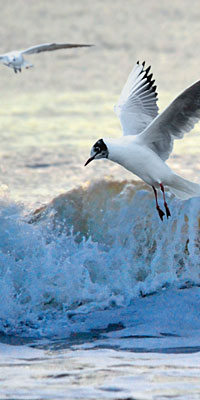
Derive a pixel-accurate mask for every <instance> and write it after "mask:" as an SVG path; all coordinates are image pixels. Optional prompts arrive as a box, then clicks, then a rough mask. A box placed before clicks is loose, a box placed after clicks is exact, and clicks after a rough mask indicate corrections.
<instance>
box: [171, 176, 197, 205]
mask: <svg viewBox="0 0 200 400" xmlns="http://www.w3.org/2000/svg"><path fill="white" fill-rule="evenodd" d="M168 188H169V190H170V192H171V193H173V194H174V195H175V196H176V197H178V198H179V199H181V200H187V199H190V198H191V197H198V196H200V185H198V183H193V182H190V181H188V180H187V179H184V178H181V177H180V176H178V175H176V174H174V175H173V177H172V181H171V182H170V185H168Z"/></svg>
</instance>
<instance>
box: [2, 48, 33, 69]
mask: <svg viewBox="0 0 200 400" xmlns="http://www.w3.org/2000/svg"><path fill="white" fill-rule="evenodd" d="M3 64H4V65H6V66H7V67H9V68H13V69H14V71H20V70H21V69H22V68H31V67H33V64H30V63H28V62H27V61H26V60H25V59H24V57H23V55H22V53H21V52H20V51H15V52H10V53H7V54H6V55H5V56H4V58H3Z"/></svg>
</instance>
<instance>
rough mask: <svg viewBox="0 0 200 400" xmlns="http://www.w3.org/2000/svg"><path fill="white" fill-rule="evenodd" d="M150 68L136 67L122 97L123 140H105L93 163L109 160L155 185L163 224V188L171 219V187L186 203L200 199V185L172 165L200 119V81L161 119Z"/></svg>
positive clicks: (94, 153) (94, 150)
mask: <svg viewBox="0 0 200 400" xmlns="http://www.w3.org/2000/svg"><path fill="white" fill-rule="evenodd" d="M149 71H150V67H148V68H147V69H145V63H144V62H143V63H142V65H140V63H139V62H137V64H136V65H135V67H134V68H133V70H132V72H131V73H130V75H129V77H128V80H127V82H126V84H125V86H124V88H123V90H122V92H121V95H120V98H119V101H118V103H117V105H116V106H115V112H116V114H117V115H118V116H119V118H120V122H121V125H122V130H123V135H124V136H123V137H121V138H120V139H99V140H98V141H97V142H96V143H95V144H94V145H93V147H92V149H91V154H90V158H89V159H88V160H87V162H86V163H85V165H87V164H89V163H90V162H91V161H92V160H96V159H100V158H108V159H109V160H112V161H114V162H116V163H118V164H120V165H122V166H123V167H124V168H126V169H127V170H129V171H131V172H133V173H134V174H135V175H137V176H138V177H140V178H141V179H142V180H143V181H144V182H146V183H147V184H148V185H151V186H152V188H153V191H154V194H155V199H156V208H157V211H158V214H159V217H160V218H161V220H163V216H164V215H165V213H164V211H163V210H162V209H161V208H160V207H159V204H158V198H157V191H156V189H157V188H158V189H161V191H162V194H163V200H164V207H165V212H166V216H167V218H168V217H169V216H170V215H171V214H170V211H169V208H168V205H167V202H166V198H165V189H164V187H165V186H166V187H167V188H169V190H170V192H171V193H173V194H174V195H175V196H177V197H178V198H180V199H182V200H187V199H189V198H191V197H195V196H200V185H198V184H197V183H193V182H190V181H188V180H186V179H184V178H181V177H180V176H178V175H176V174H175V173H174V172H173V171H172V170H171V169H170V168H169V167H168V166H167V165H166V164H165V162H164V161H165V160H167V158H168V157H169V155H170V153H171V151H172V148H173V142H174V139H181V138H182V137H183V136H184V134H185V133H186V132H189V131H190V130H191V129H192V128H193V127H194V125H195V123H196V122H197V121H198V120H199V119H200V81H197V82H195V83H194V84H193V85H191V86H190V87H189V88H187V89H185V90H184V91H183V92H182V93H181V94H180V95H179V96H178V97H177V98H176V99H175V100H174V101H173V102H172V103H171V104H170V105H169V106H168V107H167V108H166V109H165V110H164V111H163V112H162V113H161V114H159V115H158V106H157V100H158V99H157V93H156V86H155V85H154V82H155V81H154V80H152V74H150V73H149Z"/></svg>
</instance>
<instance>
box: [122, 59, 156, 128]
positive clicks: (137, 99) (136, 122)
mask: <svg viewBox="0 0 200 400" xmlns="http://www.w3.org/2000/svg"><path fill="white" fill-rule="evenodd" d="M144 67H145V62H143V63H142V64H141V65H140V64H139V61H138V62H137V64H136V65H135V66H134V68H133V70H132V71H131V73H130V75H129V77H128V80H127V82H126V84H125V86H124V88H123V90H122V92H121V95H120V97H119V100H118V103H117V104H116V106H115V107H114V110H115V112H116V114H117V116H118V117H119V118H120V122H121V126H122V130H123V134H124V135H137V134H139V133H140V132H142V131H143V130H144V129H145V128H146V127H147V126H148V125H149V124H150V122H151V121H152V120H153V119H154V118H155V117H156V116H157V115H158V106H157V104H156V103H157V100H158V99H157V93H156V86H155V85H154V82H155V80H152V77H153V75H152V74H149V71H150V68H151V67H148V68H147V69H144Z"/></svg>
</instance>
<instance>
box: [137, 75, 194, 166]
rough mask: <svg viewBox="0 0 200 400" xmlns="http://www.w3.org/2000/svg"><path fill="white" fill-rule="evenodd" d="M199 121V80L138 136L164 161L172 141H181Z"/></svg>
mask: <svg viewBox="0 0 200 400" xmlns="http://www.w3.org/2000/svg"><path fill="white" fill-rule="evenodd" d="M199 119H200V80H199V81H197V82H195V83H194V84H193V85H191V86H190V87H189V88H187V89H185V90H184V92H182V93H181V94H180V95H179V96H178V97H177V98H176V99H175V100H174V101H173V102H172V103H171V104H170V105H169V106H168V107H167V108H166V109H165V110H164V111H163V112H162V113H161V114H160V115H158V117H156V118H155V119H154V120H153V122H152V123H151V124H150V125H149V126H148V127H147V128H146V129H145V130H144V131H143V132H142V133H141V134H140V135H139V136H138V140H139V141H140V142H142V143H143V144H145V145H148V146H149V147H150V148H151V149H152V150H153V151H155V153H157V154H158V155H159V156H160V157H161V158H162V160H164V161H165V160H166V159H167V158H168V157H169V155H170V153H171V151H172V149H173V142H174V139H181V138H182V137H183V136H184V134H185V133H187V132H189V131H190V130H191V129H192V128H193V127H194V125H195V124H196V123H197V122H198V121H199Z"/></svg>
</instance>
